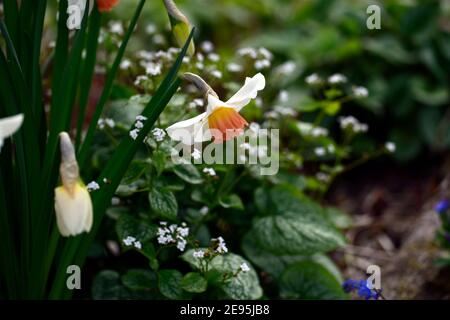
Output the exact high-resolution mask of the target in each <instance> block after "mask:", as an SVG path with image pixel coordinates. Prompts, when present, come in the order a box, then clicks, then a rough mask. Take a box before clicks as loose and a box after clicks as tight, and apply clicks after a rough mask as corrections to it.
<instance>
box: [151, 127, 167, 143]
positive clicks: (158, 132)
mask: <svg viewBox="0 0 450 320" xmlns="http://www.w3.org/2000/svg"><path fill="white" fill-rule="evenodd" d="M152 134H153V137H154V138H155V140H156V141H158V142H161V141H163V140H164V138H165V137H166V132H165V131H164V130H163V129H160V128H155V129H153V130H152Z"/></svg>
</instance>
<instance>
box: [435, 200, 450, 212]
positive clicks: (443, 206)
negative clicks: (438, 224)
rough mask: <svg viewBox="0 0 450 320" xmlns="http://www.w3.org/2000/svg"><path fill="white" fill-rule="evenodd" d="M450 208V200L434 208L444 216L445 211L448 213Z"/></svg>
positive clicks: (439, 203) (443, 201) (440, 202)
mask: <svg viewBox="0 0 450 320" xmlns="http://www.w3.org/2000/svg"><path fill="white" fill-rule="evenodd" d="M449 207H450V202H449V201H448V200H441V201H439V202H438V204H437V205H436V206H435V207H434V210H436V212H437V213H439V214H442V213H444V212H445V211H447V210H448V208H449Z"/></svg>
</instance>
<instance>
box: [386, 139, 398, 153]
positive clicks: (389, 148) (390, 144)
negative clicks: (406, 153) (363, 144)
mask: <svg viewBox="0 0 450 320" xmlns="http://www.w3.org/2000/svg"><path fill="white" fill-rule="evenodd" d="M384 147H385V148H386V150H387V151H389V152H390V153H394V152H395V150H396V149H397V146H396V145H395V143H393V142H390V141H388V142H386V143H385V145H384Z"/></svg>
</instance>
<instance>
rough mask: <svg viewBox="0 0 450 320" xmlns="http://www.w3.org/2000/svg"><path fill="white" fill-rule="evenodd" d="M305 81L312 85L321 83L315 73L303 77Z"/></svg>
mask: <svg viewBox="0 0 450 320" xmlns="http://www.w3.org/2000/svg"><path fill="white" fill-rule="evenodd" d="M305 81H306V83H307V84H309V85H311V86H313V85H318V84H321V83H322V79H321V78H320V77H319V75H318V74H317V73H313V74H310V75H309V76H307V77H306V78H305Z"/></svg>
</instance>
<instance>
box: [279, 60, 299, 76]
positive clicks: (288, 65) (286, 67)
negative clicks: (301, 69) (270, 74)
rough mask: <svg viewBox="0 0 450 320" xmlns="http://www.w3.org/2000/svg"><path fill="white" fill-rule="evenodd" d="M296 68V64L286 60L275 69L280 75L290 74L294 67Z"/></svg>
mask: <svg viewBox="0 0 450 320" xmlns="http://www.w3.org/2000/svg"><path fill="white" fill-rule="evenodd" d="M296 68H297V65H296V64H295V62H293V61H287V62H285V63H283V64H282V65H281V66H279V67H278V68H277V71H278V72H279V73H281V74H282V75H290V74H292V73H293V72H294V71H295V69H296Z"/></svg>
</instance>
